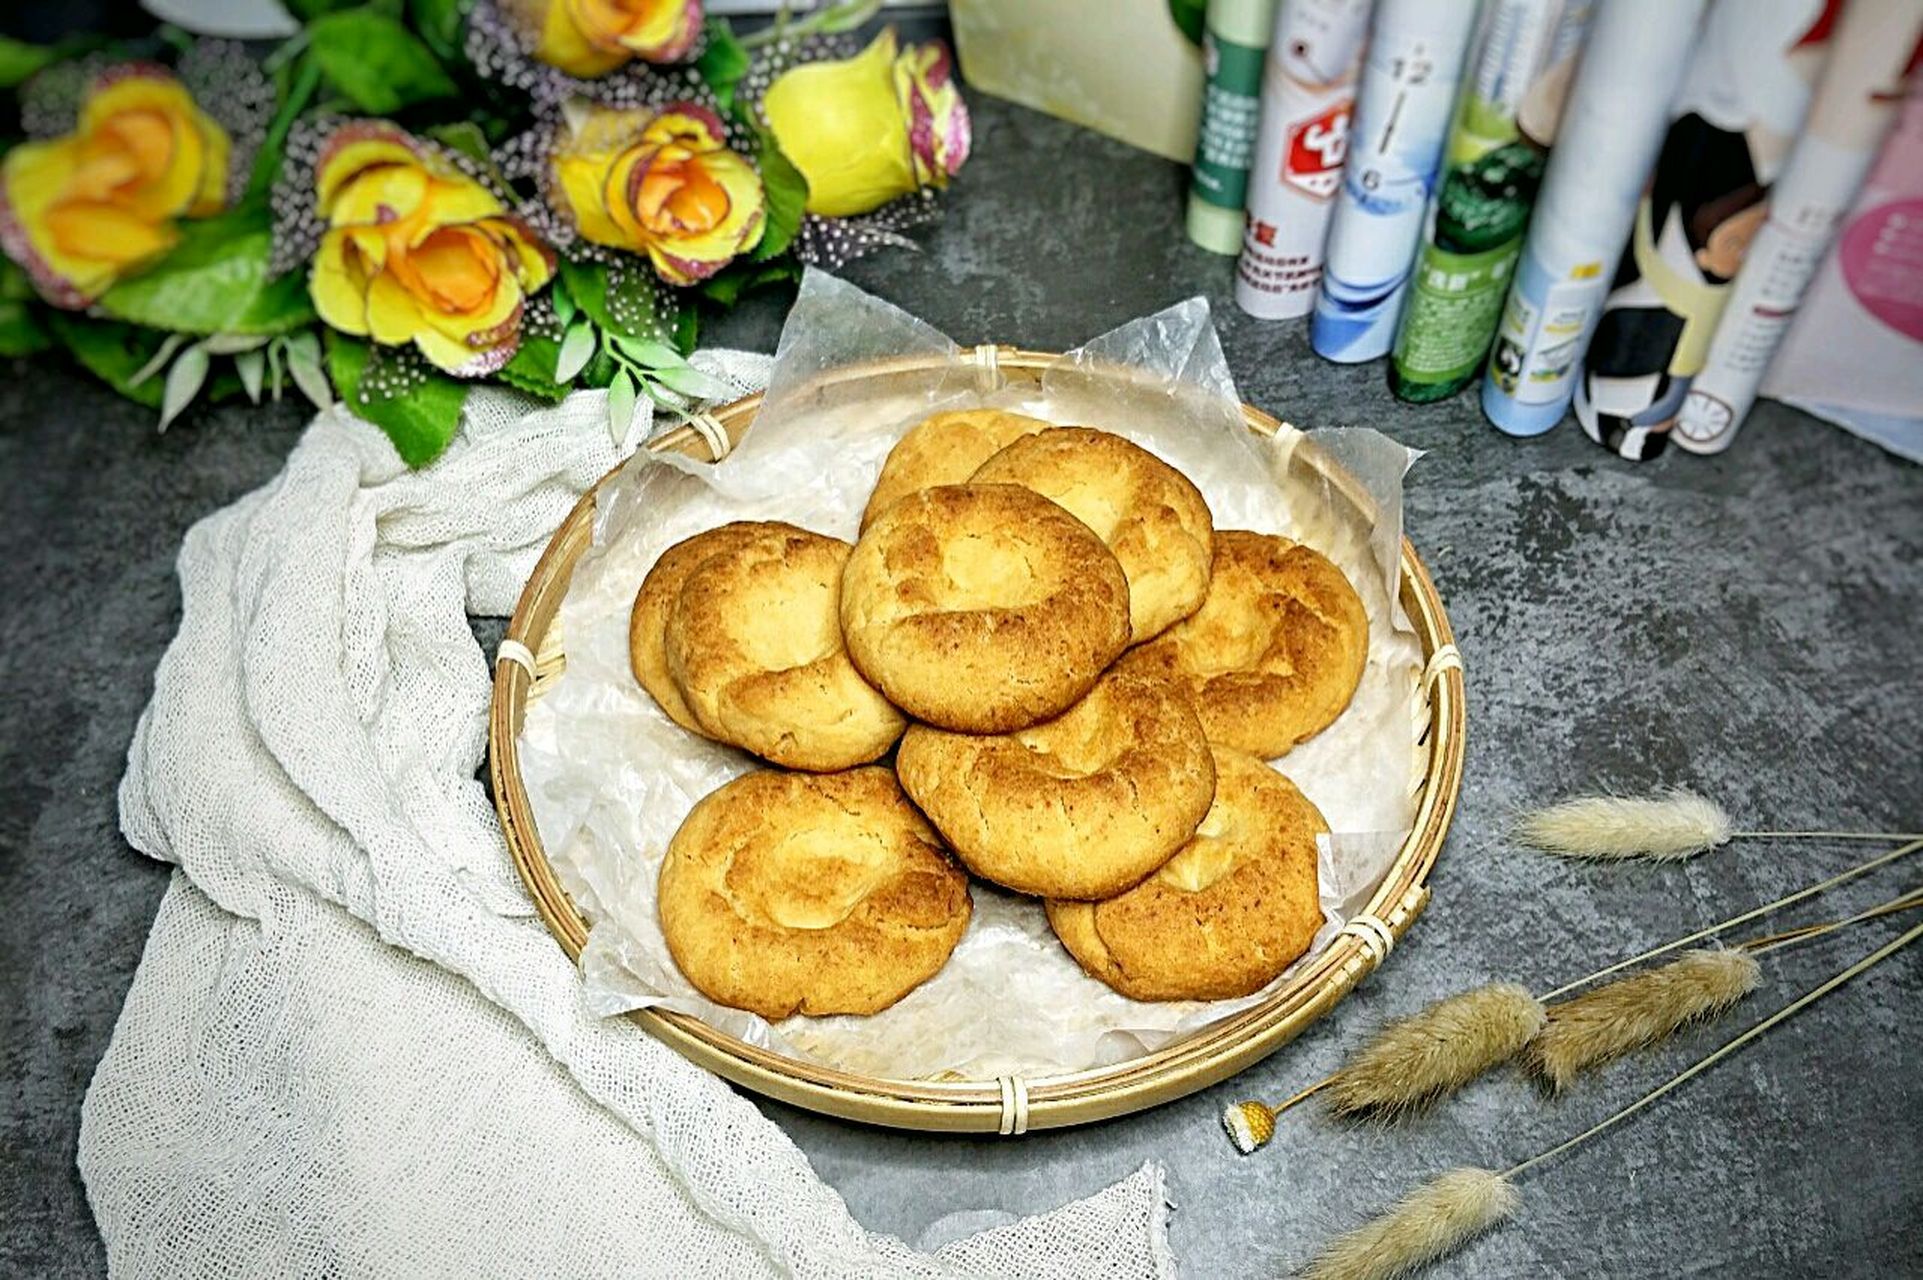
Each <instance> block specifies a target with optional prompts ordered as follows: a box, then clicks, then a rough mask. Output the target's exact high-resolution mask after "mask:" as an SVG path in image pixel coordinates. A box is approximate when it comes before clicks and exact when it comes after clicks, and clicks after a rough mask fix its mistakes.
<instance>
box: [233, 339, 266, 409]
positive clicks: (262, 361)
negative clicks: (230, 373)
mask: <svg viewBox="0 0 1923 1280" xmlns="http://www.w3.org/2000/svg"><path fill="white" fill-rule="evenodd" d="M234 372H235V373H237V374H239V375H240V387H241V390H243V391H245V392H246V393H247V398H248V400H250V401H252V402H253V403H254V404H259V403H260V393H261V388H262V387H263V386H265V385H266V382H267V352H265V351H264V350H255V351H243V352H241V353H240V354H239V355H237V356H235V357H234Z"/></svg>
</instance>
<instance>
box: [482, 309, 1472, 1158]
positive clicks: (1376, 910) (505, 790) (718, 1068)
mask: <svg viewBox="0 0 1923 1280" xmlns="http://www.w3.org/2000/svg"><path fill="white" fill-rule="evenodd" d="M966 354H967V358H968V360H969V361H970V362H971V363H973V364H974V365H975V366H976V367H977V368H978V369H979V370H980V372H981V374H982V376H983V378H984V379H985V380H986V381H987V382H988V383H989V384H990V385H1013V386H1017V387H1021V386H1024V385H1029V386H1039V385H1040V383H1041V379H1042V374H1043V371H1044V370H1046V369H1047V368H1049V366H1050V365H1052V364H1054V363H1055V361H1056V360H1057V359H1058V357H1056V356H1054V355H1050V354H1047V353H1044V352H1033V351H1022V350H1018V349H1015V348H1011V347H995V346H981V347H976V348H974V349H973V351H972V352H968V353H966ZM933 367H934V364H933V362H931V361H928V360H921V359H908V360H896V361H888V362H881V363H876V364H867V365H858V366H850V367H847V368H843V369H837V370H835V371H833V372H832V373H829V374H827V375H824V378H823V387H824V392H825V393H826V392H837V393H845V392H846V391H848V390H849V388H850V386H851V384H860V383H862V382H865V381H872V382H875V383H877V384H878V385H880V384H886V383H887V381H888V380H890V379H893V378H897V377H903V376H920V377H926V376H927V374H928V372H929V370H930V369H931V368H933ZM856 389H858V387H857V388H856ZM760 403H761V397H760V396H759V395H752V396H747V397H744V398H743V399H740V400H737V401H735V402H733V403H731V404H729V405H726V406H724V407H721V408H719V409H716V410H714V411H713V412H712V413H710V414H703V415H700V416H699V417H698V418H697V419H696V420H695V421H693V422H692V423H690V424H686V425H683V426H679V427H676V428H674V429H673V430H671V431H669V432H667V433H665V434H663V435H662V436H660V437H658V438H656V439H655V440H653V441H651V442H650V443H649V445H648V448H649V449H650V450H653V451H657V452H659V451H664V450H673V451H676V452H679V453H682V454H684V455H687V456H689V457H694V458H697V459H701V460H703V461H712V460H714V459H716V458H719V457H721V456H723V455H724V454H725V453H726V452H727V451H728V449H729V448H731V447H732V446H733V444H734V443H735V442H736V441H737V440H739V439H740V437H741V435H742V433H743V432H744V431H745V430H746V429H747V426H748V424H749V423H750V422H752V421H753V419H754V416H755V412H756V410H757V409H758V408H759V407H760ZM1242 414H1243V417H1244V419H1245V420H1246V421H1247V424H1248V426H1249V428H1250V430H1252V431H1256V432H1259V433H1262V434H1264V435H1273V434H1275V433H1276V432H1277V431H1278V430H1280V429H1281V423H1279V422H1278V421H1277V420H1276V419H1275V418H1272V417H1270V416H1269V415H1268V414H1265V413H1263V412H1262V411H1261V410H1259V409H1255V408H1253V407H1250V406H1248V405H1244V406H1243V407H1242ZM1297 457H1298V458H1300V459H1301V460H1302V461H1303V462H1304V463H1306V465H1309V466H1311V467H1314V468H1316V469H1317V470H1318V471H1320V472H1322V473H1323V475H1324V477H1325V478H1326V479H1327V480H1328V481H1329V482H1330V490H1331V492H1332V493H1335V494H1337V495H1338V496H1339V497H1341V498H1344V499H1346V500H1348V501H1351V502H1355V503H1357V504H1358V505H1366V504H1367V503H1368V501H1369V499H1368V497H1367V495H1366V493H1365V492H1363V491H1362V490H1361V488H1360V486H1359V485H1357V484H1355V482H1354V481H1353V479H1352V478H1350V477H1348V476H1347V475H1346V474H1343V473H1340V472H1339V471H1338V469H1337V468H1335V467H1334V465H1333V464H1332V463H1330V462H1328V461H1326V460H1325V459H1323V458H1322V457H1321V455H1320V453H1319V451H1317V450H1315V449H1313V448H1312V447H1309V446H1308V445H1307V444H1305V445H1304V447H1301V448H1299V449H1298V450H1297ZM611 475H612V473H610V476H611ZM609 478H610V477H603V479H602V481H601V482H600V484H599V485H597V486H596V487H595V489H593V490H590V491H589V492H588V493H587V494H586V495H584V496H583V497H582V499H581V501H580V502H579V503H578V504H576V506H575V508H574V510H573V511H571V512H570V513H569V515H568V517H567V519H566V520H565V521H564V522H563V523H562V525H561V527H560V529H559V530H557V531H556V532H555V534H554V537H553V539H552V540H551V541H550V542H549V544H548V547H547V550H546V551H545V553H544V554H543V555H542V557H541V559H540V562H539V563H538V564H537V565H536V566H535V570H534V574H533V576H532V577H531V578H530V579H529V580H528V584H527V587H526V589H525V590H524V591H523V592H522V594H521V599H520V603H519V604H518V605H517V606H516V608H515V611H514V617H513V619H512V621H511V622H510V623H509V626H508V631H507V638H506V640H504V641H503V642H502V645H501V650H500V653H499V656H498V657H497V659H496V663H495V673H494V697H493V706H492V708H491V712H490V716H489V723H488V746H489V751H488V768H489V774H490V778H491V781H492V784H493V791H494V803H495V807H496V809H497V810H498V811H499V813H500V818H501V828H502V831H503V833H504V834H505V836H506V838H507V844H508V848H509V850H510V852H511V853H512V854H513V857H514V863H515V866H516V867H517V868H518V869H519V870H520V874H521V878H522V879H523V880H524V881H525V882H526V884H527V888H528V892H529V894H530V895H532V897H533V899H534V903H535V906H536V907H537V908H538V910H539V911H540V913H541V918H542V919H543V920H544V921H546V923H547V926H548V928H549V929H550V930H551V931H552V932H553V934H554V936H555V938H556V939H557V940H559V942H560V944H561V947H562V949H563V950H565V951H566V952H567V954H568V956H569V957H570V958H571V959H578V958H579V956H580V952H581V948H582V947H583V946H584V945H586V943H587V936H588V923H587V921H586V920H585V919H583V918H582V916H581V913H580V912H579V910H578V909H577V908H576V907H575V905H574V903H573V902H572V901H571V900H570V899H569V897H568V895H567V893H566V891H565V890H563V889H562V887H561V884H560V882H559V880H558V879H557V878H556V875H555V872H554V868H553V867H552V866H551V865H550V863H549V862H548V857H547V853H546V851H545V850H544V849H543V848H542V847H541V840H540V835H539V833H538V831H537V830H536V828H535V823H534V814H533V810H532V808H531V807H530V804H529V801H528V795H527V791H526V788H525V787H524V786H523V784H522V780H521V770H520V760H519V755H518V749H517V738H518V736H519V733H520V729H521V723H522V718H523V716H524V714H525V713H526V710H527V707H528V704H529V702H530V700H532V699H534V698H538V697H539V696H540V695H541V692H542V690H543V689H544V688H545V687H546V686H547V685H548V683H549V682H551V681H552V680H553V678H554V677H555V676H557V675H558V674H559V673H560V672H561V670H562V669H563V668H564V666H565V665H566V654H565V650H564V648H563V643H562V637H561V636H560V635H559V634H558V631H559V628H558V627H556V626H555V625H554V624H555V616H556V613H557V611H558V610H559V608H560V604H561V599H562V597H563V596H564V595H565V594H566V592H567V587H568V581H569V578H570V576H571V574H572V573H573V570H574V565H575V562H576V561H577V560H578V559H579V557H580V556H581V554H582V552H583V551H585V550H586V549H587V547H588V545H589V542H590V540H591V538H592V535H593V526H594V508H595V498H596V494H597V493H598V492H599V490H600V487H601V485H605V484H606V483H607V481H608V479H609ZM1401 570H1402V572H1401V579H1402V581H1401V602H1402V606H1403V609H1404V611H1405V612H1406V613H1407V615H1408V618H1409V622H1410V625H1411V626H1412V627H1413V628H1414V630H1415V632H1416V634H1417V636H1418V638H1419V640H1420V643H1421V647H1422V656H1423V660H1424V664H1425V665H1424V667H1423V671H1422V677H1421V682H1420V686H1419V699H1418V707H1417V714H1416V718H1415V723H1414V724H1413V725H1412V733H1413V735H1414V740H1415V744H1416V750H1417V755H1418V763H1419V766H1420V777H1419V779H1418V781H1417V782H1416V784H1415V800H1416V813H1415V818H1414V821H1413V825H1412V828H1411V830H1410V833H1409V835H1408V837H1407V838H1406V839H1405V840H1404V841H1403V843H1402V846H1401V848H1400V849H1399V850H1397V853H1396V856H1395V859H1394V861H1393V863H1392V864H1391V865H1390V867H1389V870H1388V872H1387V874H1386V875H1385V876H1384V878H1383V881H1382V883H1381V885H1380V886H1379V887H1378V888H1377V890H1376V892H1375V894H1374V895H1373V897H1371V899H1370V900H1369V902H1368V904H1367V906H1366V907H1365V909H1364V910H1363V912H1362V913H1361V914H1359V915H1358V916H1356V917H1355V918H1354V919H1351V920H1350V921H1349V922H1348V924H1347V925H1346V926H1345V927H1344V929H1343V930H1342V932H1341V933H1340V934H1339V935H1338V936H1337V937H1336V938H1335V939H1334V941H1333V942H1332V943H1331V944H1330V945H1329V946H1327V947H1326V948H1324V949H1323V951H1322V953H1321V954H1320V955H1318V956H1317V957H1315V959H1314V960H1313V961H1311V962H1310V963H1308V964H1307V965H1304V966H1303V967H1302V968H1301V969H1300V970H1298V971H1297V972H1296V973H1295V974H1294V976H1293V977H1292V978H1291V980H1290V981H1289V982H1288V983H1286V984H1285V985H1284V986H1282V987H1281V988H1279V989H1277V990H1276V991H1274V992H1271V993H1270V994H1269V996H1268V997H1267V998H1265V999H1264V1000H1262V1001H1261V1002H1260V1003H1258V1004H1256V1005H1254V1006H1252V1007H1250V1008H1247V1009H1244V1010H1242V1011H1241V1012H1239V1013H1235V1014H1232V1015H1230V1016H1228V1017H1226V1018H1223V1019H1222V1020H1220V1021H1218V1022H1215V1023H1213V1024H1211V1025H1209V1026H1207V1027H1204V1028H1202V1029H1201V1030H1199V1031H1196V1032H1194V1033H1192V1034H1190V1035H1188V1036H1186V1037H1184V1038H1183V1039H1180V1040H1178V1041H1175V1042H1174V1043H1171V1044H1169V1045H1166V1046H1164V1047H1163V1048H1161V1049H1158V1050H1156V1051H1154V1052H1151V1053H1147V1054H1143V1055H1142V1056H1140V1057H1137V1058H1133V1059H1130V1060H1129V1061H1127V1062H1123V1063H1120V1064H1117V1065H1114V1066H1108V1067H1100V1068H1096V1069H1092V1070H1087V1071H1079V1072H1074V1073H1070V1074H1062V1075H1049V1076H1042V1077H1033V1078H1024V1077H1019V1076H1004V1077H1000V1078H998V1079H989V1080H980V1079H975V1080H971V1079H954V1080H948V1079H935V1080H892V1079H884V1078H880V1077H874V1076H866V1075H859V1074H855V1073H852V1072H847V1071H839V1070H836V1069H834V1068H832V1067H827V1066H822V1065H820V1064H817V1063H812V1062H804V1061H801V1060H798V1059H795V1058H790V1057H787V1056H785V1055H783V1054H780V1053H776V1052H773V1051H771V1050H767V1049H762V1048H757V1047H755V1046H753V1045H749V1044H746V1043H744V1042H742V1041H740V1040H738V1039H736V1038H735V1037H733V1036H729V1035H724V1034H722V1033H720V1032H718V1031H716V1030H715V1029H714V1028H712V1027H710V1026H708V1025H707V1024H706V1023H705V1022H702V1021H701V1020H700V1019H698V1018H695V1017H692V1016H690V1015H687V1014H682V1013H674V1012H669V1011H665V1010H654V1009H649V1010H640V1011H637V1012H635V1013H633V1014H631V1015H629V1016H631V1017H632V1018H634V1020H635V1021H636V1022H639V1023H640V1024H641V1025H642V1026H643V1027H645V1028H647V1029H648V1030H649V1031H650V1032H652V1033H653V1034H654V1035H656V1036H658V1037H660V1038H661V1039H662V1040H664V1041H666V1042H667V1043H668V1044H669V1045H670V1046H671V1047H672V1048H674V1049H675V1050H676V1051H677V1052H679V1053H681V1054H683V1055H684V1056H686V1057H688V1058H690V1059H692V1060H693V1061H695V1062H697V1063H699V1064H701V1065H702V1066H704V1067H707V1068H708V1069H709V1070H712V1071H714V1072H716V1073H717V1074H719V1075H721V1076H723V1077H724V1078H726V1079H728V1080H731V1081H733V1082H734V1083H735V1084H738V1085H741V1086H742V1087H744V1088H748V1089H752V1090H754V1091H756V1092H757V1093H762V1094H766V1095H767V1096H769V1097H772V1098H778V1099H780V1100H781V1101H783V1102H787V1103H791V1104H793V1105H795V1106H799V1107H806V1108H808V1109H809V1110H811V1111H818V1112H822V1113H825V1114H828V1115H834V1116H840V1117H843V1118H846V1119H851V1120H860V1121H864V1122H867V1123H871V1124H881V1125H889V1126H893V1127H896V1128H903V1129H921V1130H940V1131H954V1132H984V1133H1001V1134H1008V1135H1014V1134H1021V1133H1025V1132H1028V1131H1029V1130H1031V1129H1044V1128H1056V1127H1061V1126H1065V1125H1075V1124H1085V1123H1088V1122H1090V1121H1095V1120H1103V1119H1107V1118H1109V1117H1111V1116H1117V1115H1123V1114H1126V1113H1128V1112H1132V1111H1139V1110H1142V1109H1144V1108H1147V1107H1152V1106H1156V1105H1159V1104H1161V1103H1164V1102H1168V1101H1171V1100H1173V1099H1175V1098H1179V1097H1181V1096H1183V1095H1185V1094H1188V1093H1192V1092H1194V1091H1195V1090H1197V1089H1202V1088H1205V1087H1207V1086H1208V1085H1211V1084H1214V1083H1215V1082H1216V1081H1218V1080H1222V1079H1225V1078H1227V1077H1228V1076H1231V1075H1233V1074H1235V1073H1236V1072H1238V1071H1240V1070H1242V1069H1243V1068H1244V1067H1247V1066H1248V1065H1250V1064H1251V1063H1253V1062H1256V1061H1258V1060H1260V1059H1261V1058H1263V1057H1265V1056H1267V1055H1268V1054H1270V1053H1272V1052H1274V1051H1275V1050H1276V1049H1277V1048H1279V1047H1281V1046H1282V1045H1284V1044H1286V1043H1288V1042H1289V1041H1290V1040H1291V1039H1293V1038H1294V1037H1295V1036H1296V1035H1298V1034H1300V1033H1301V1031H1302V1030H1303V1029H1304V1028H1305V1027H1307V1026H1308V1025H1309V1024H1310V1023H1311V1022H1313V1021H1314V1020H1315V1019H1316V1018H1318V1017H1320V1016H1321V1015H1322V1014H1324V1013H1326V1012H1327V1011H1328V1010H1329V1009H1330V1008H1332V1007H1333V1006H1334V1005H1335V1004H1336V1002H1337V1001H1339V1000H1341V999H1342V998H1343V997H1344V996H1345V995H1347V994H1348V993H1349V991H1350V990H1351V989H1353V988H1354V987H1355V985H1356V984H1357V983H1358V982H1360V981H1361V980H1362V979H1363V978H1364V977H1366V976H1367V975H1368V974H1369V973H1371V972H1372V971H1373V970H1374V969H1375V968H1376V967H1377V966H1378V965H1380V964H1381V963H1382V962H1383V960H1385V959H1386V958H1387V957H1388V954H1389V952H1390V950H1391V949H1392V948H1393V947H1394V946H1395V943H1396V940H1397V939H1398V938H1400V937H1401V936H1402V935H1403V933H1404V932H1405V931H1406V930H1407V929H1408V928H1409V926H1410V925H1411V924H1412V923H1413V922H1414V920H1415V918H1416V917H1417V916H1418V915H1419V914H1420V913H1421V911H1422V908H1423V907H1424V906H1425V905H1426V904H1427V902H1428V899H1429V889H1428V879H1429V874H1430V872H1431V870H1432V869H1433V868H1434V866H1435V861H1436V855H1437V854H1438V853H1439V852H1440V850H1441V848H1442V842H1443V838H1444V836H1445V835H1446V834H1447V833H1448V829H1449V822H1450V819H1451V818H1452V817H1453V816H1454V813H1455V807H1456V799H1457V794H1458V792H1459V791H1460V789H1461V785H1462V758H1463V735H1464V724H1465V721H1464V705H1463V674H1462V659H1461V656H1460V654H1459V653H1458V652H1457V650H1456V646H1455V643H1454V636H1453V633H1452V632H1451V631H1450V628H1449V619H1448V615H1447V614H1446V613H1445V612H1444V611H1443V607H1442V599H1441V597H1440V596H1439V595H1437V593H1436V588H1435V584H1434V583H1433V582H1432V581H1431V580H1430V578H1429V573H1428V570H1427V569H1426V568H1425V567H1424V565H1423V563H1422V559H1421V557H1419V556H1418V555H1417V554H1416V550H1415V548H1414V546H1412V545H1411V544H1410V543H1409V541H1408V539H1407V538H1404V539H1403V541H1402V558H1401Z"/></svg>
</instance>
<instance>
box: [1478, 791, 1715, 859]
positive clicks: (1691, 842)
mask: <svg viewBox="0 0 1923 1280" xmlns="http://www.w3.org/2000/svg"><path fill="white" fill-rule="evenodd" d="M1516 834H1517V835H1518V836H1520V837H1521V838H1522V840H1523V841H1524V842H1525V843H1527V844H1531V845H1534V846H1535V847H1536V848H1538V849H1544V850H1547V851H1548V852H1550V853H1560V854H1562V855H1563V856H1565V857H1569V858H1653V859H1656V860H1658V861H1670V860H1674V859H1680V858H1691V857H1694V856H1695V855H1697V854H1699V853H1702V852H1704V851H1705V850H1708V849H1714V848H1715V847H1716V846H1718V845H1720V844H1726V843H1728V841H1729V838H1730V836H1731V834H1732V833H1731V831H1730V820H1729V814H1727V813H1725V812H1724V811H1723V807H1722V806H1721V805H1719V804H1717V803H1716V802H1715V801H1713V800H1709V799H1706V798H1704V797H1702V796H1699V795H1696V794H1695V793H1694V792H1690V791H1672V792H1670V793H1669V794H1668V795H1665V796H1662V797H1660V798H1658V799H1636V798H1633V797H1630V796H1578V797H1577V798H1575V799H1573V800H1564V801H1563V802H1561V803H1560V804H1552V805H1550V806H1548V807H1547V808H1544V809H1533V810H1530V811H1529V812H1527V813H1525V814H1523V815H1522V817H1521V818H1520V820H1519V821H1518V822H1517V824H1516Z"/></svg>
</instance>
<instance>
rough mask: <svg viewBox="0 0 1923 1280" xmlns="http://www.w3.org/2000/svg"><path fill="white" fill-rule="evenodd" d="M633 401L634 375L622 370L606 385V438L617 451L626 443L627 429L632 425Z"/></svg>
mask: <svg viewBox="0 0 1923 1280" xmlns="http://www.w3.org/2000/svg"><path fill="white" fill-rule="evenodd" d="M634 401H635V391H634V375H633V374H631V373H629V372H628V371H627V370H626V369H623V370H622V371H621V372H619V373H617V374H615V375H614V381H613V382H610V383H609V384H608V436H609V437H610V438H611V439H612V440H613V441H614V447H615V448H617V449H618V448H620V447H621V446H622V445H624V444H626V443H627V442H628V428H629V427H631V426H633V425H634Z"/></svg>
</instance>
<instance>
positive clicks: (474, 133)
mask: <svg viewBox="0 0 1923 1280" xmlns="http://www.w3.org/2000/svg"><path fill="white" fill-rule="evenodd" d="M426 133H427V136H428V137H430V138H432V139H434V141H436V142H438V143H440V144H441V145H442V146H444V147H446V148H447V149H448V150H450V151H458V152H460V153H461V154H462V155H464V156H466V157H467V158H468V159H470V160H477V161H479V162H480V163H481V164H484V165H487V166H489V167H490V168H491V167H492V166H493V164H494V157H493V154H492V153H491V151H490V149H489V147H488V145H487V134H485V133H483V132H481V126H480V125H478V124H475V123H474V122H473V121H471V120H457V121H455V122H454V123H453V124H437V125H435V126H434V127H433V128H431V129H428V130H426Z"/></svg>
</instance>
